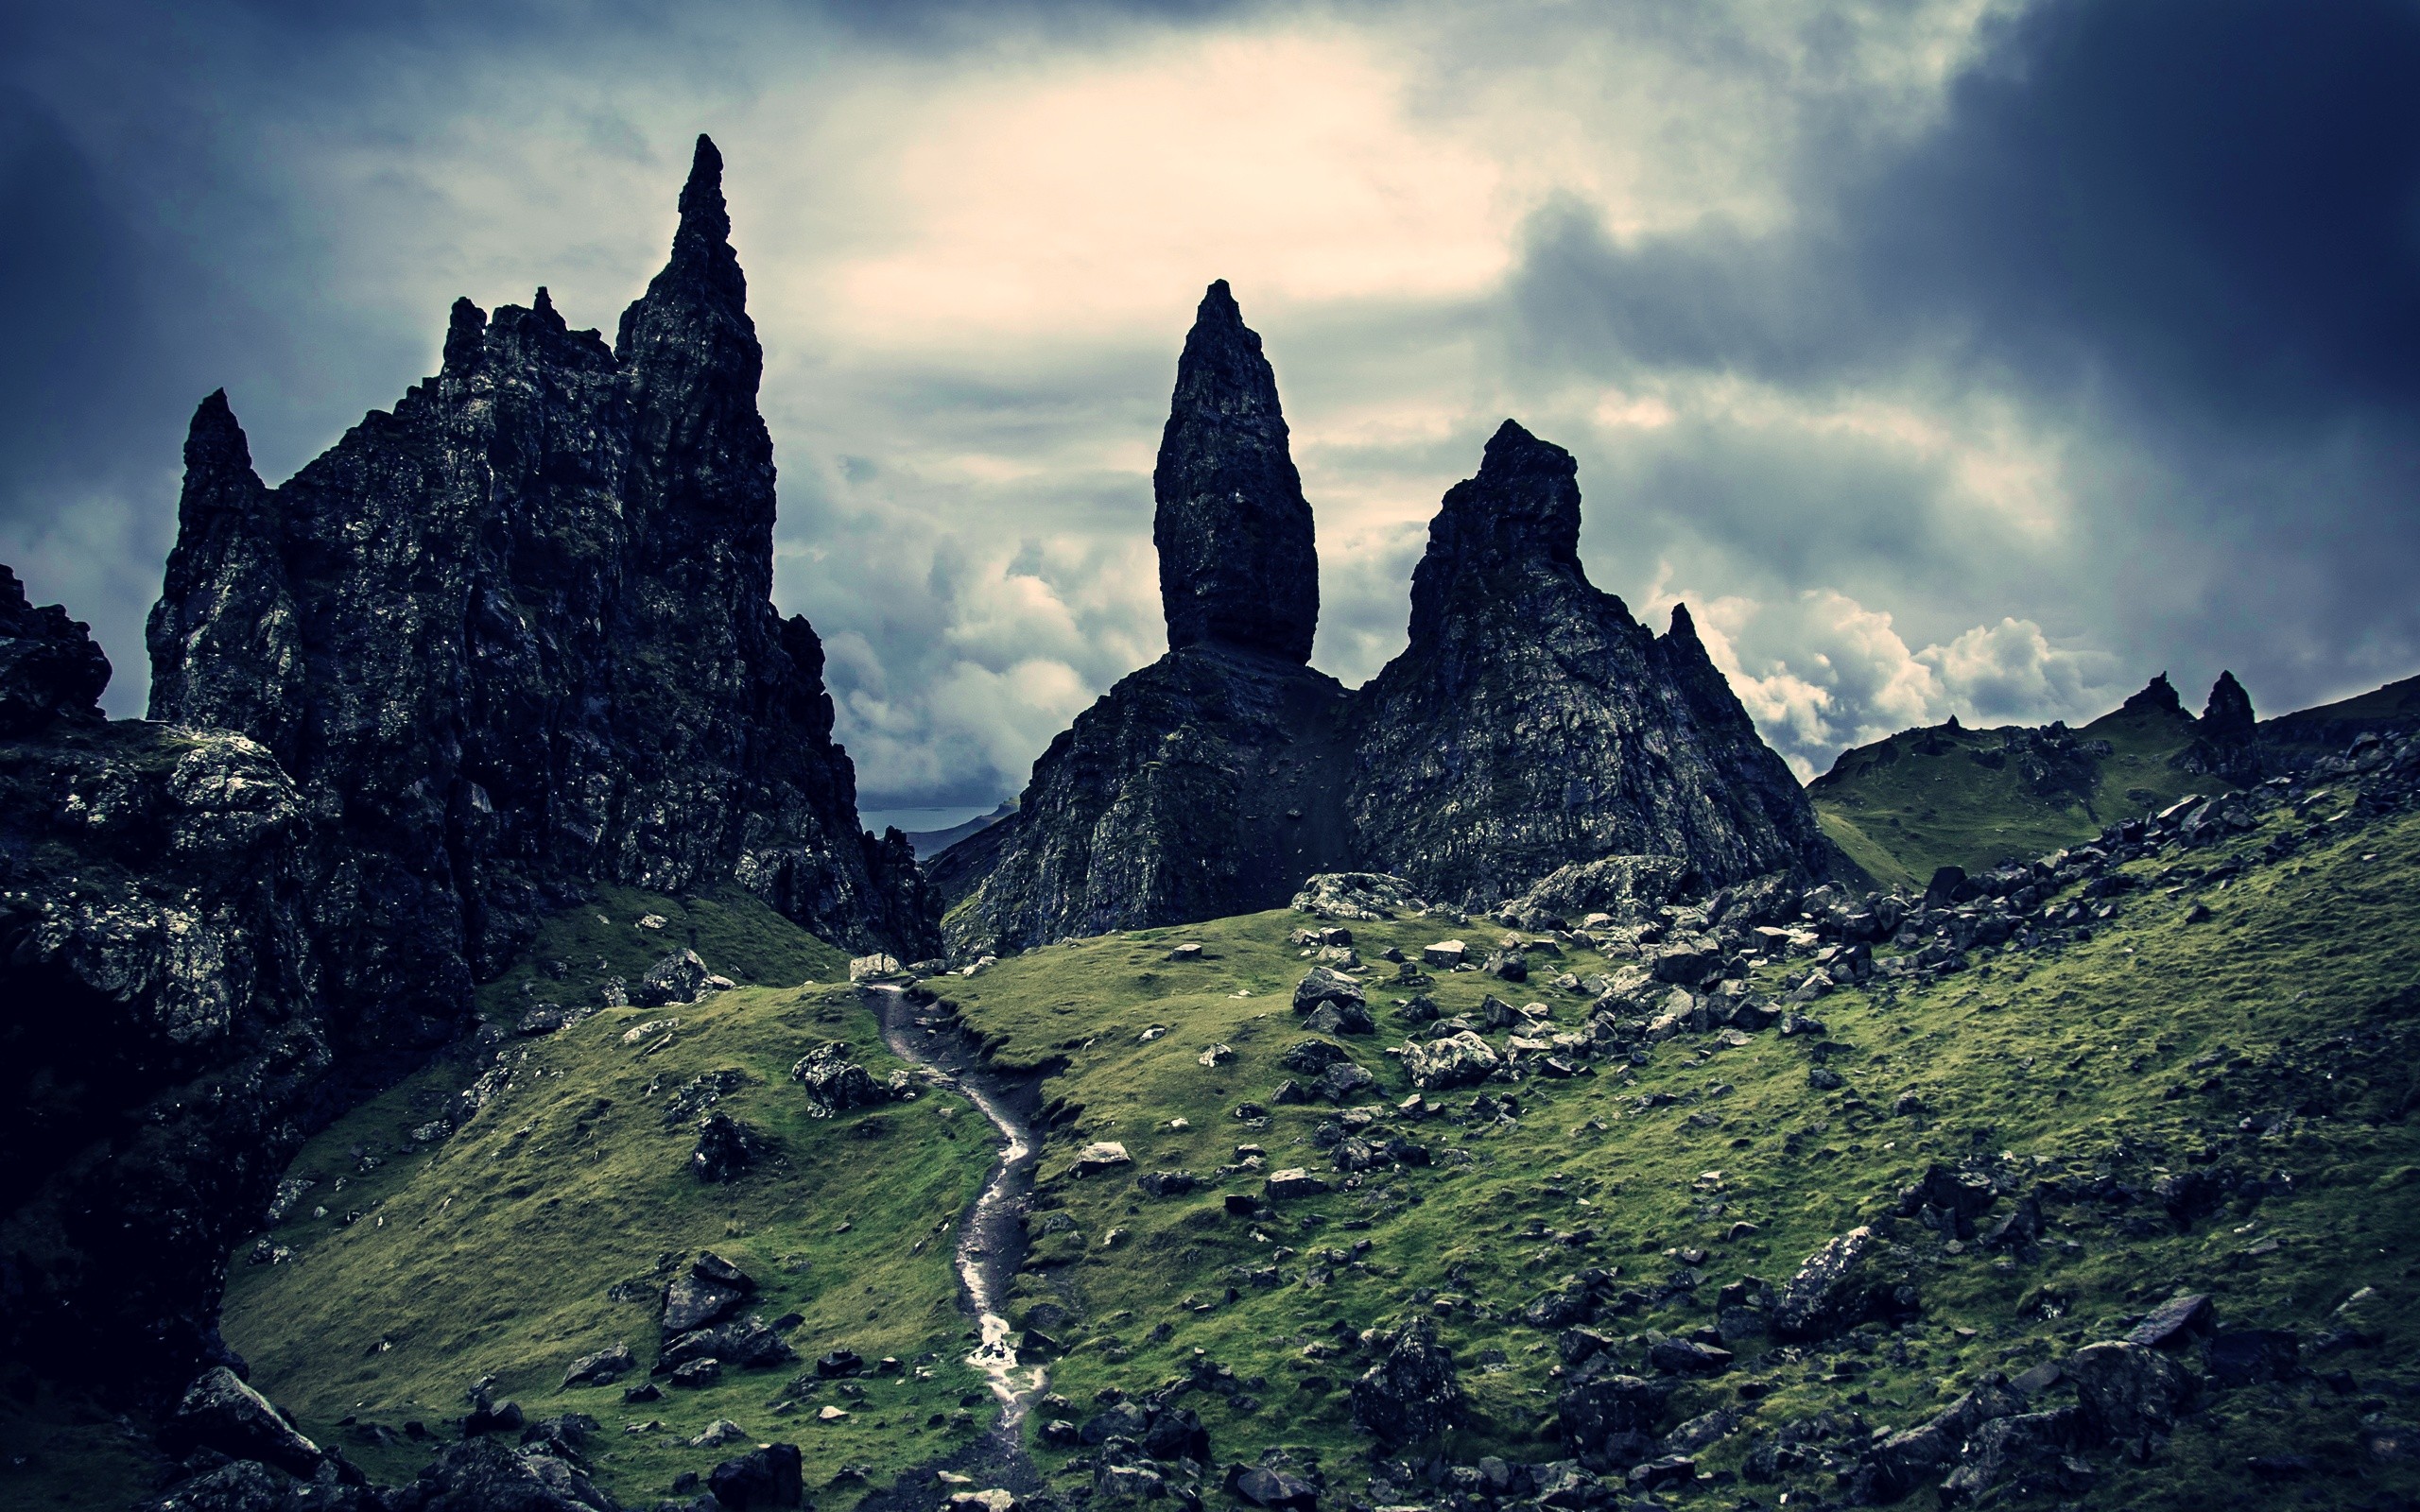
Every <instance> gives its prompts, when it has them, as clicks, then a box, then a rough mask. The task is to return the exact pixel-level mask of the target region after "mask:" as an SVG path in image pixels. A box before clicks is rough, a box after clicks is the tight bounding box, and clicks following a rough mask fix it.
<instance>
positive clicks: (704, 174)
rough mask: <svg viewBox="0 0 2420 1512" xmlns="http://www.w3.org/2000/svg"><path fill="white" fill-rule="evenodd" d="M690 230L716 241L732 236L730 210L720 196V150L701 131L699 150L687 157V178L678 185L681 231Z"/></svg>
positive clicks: (713, 141)
mask: <svg viewBox="0 0 2420 1512" xmlns="http://www.w3.org/2000/svg"><path fill="white" fill-rule="evenodd" d="M691 232H696V233H697V234H698V235H700V236H701V237H705V238H709V239H711V240H714V241H718V242H719V241H728V240H730V238H731V211H730V209H729V207H727V206H726V205H725V204H724V203H723V198H722V152H721V149H719V148H718V147H717V146H715V139H714V138H713V137H710V136H708V135H706V133H704V132H703V131H700V132H699V133H698V150H697V152H696V153H695V155H693V156H692V157H691V158H690V159H689V181H688V182H687V183H684V184H683V185H682V186H681V233H682V235H683V236H687V235H688V234H690V233H691Z"/></svg>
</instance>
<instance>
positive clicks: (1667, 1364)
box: [1647, 1339, 1731, 1376]
mask: <svg viewBox="0 0 2420 1512" xmlns="http://www.w3.org/2000/svg"><path fill="white" fill-rule="evenodd" d="M1647 1363H1648V1364H1650V1365H1651V1366H1654V1367H1655V1368H1656V1369H1658V1370H1661V1371H1663V1372H1664V1373H1665V1374H1667V1375H1676V1376H1719V1375H1720V1374H1721V1373H1722V1372H1723V1371H1725V1370H1728V1369H1730V1368H1731V1351H1730V1350H1729V1349H1718V1348H1716V1347H1715V1346H1713V1345H1711V1344H1700V1343H1698V1342H1697V1341H1696V1340H1694V1339H1665V1340H1662V1341H1660V1342H1659V1343H1657V1344H1654V1345H1652V1346H1651V1347H1650V1348H1649V1349H1648V1351H1647Z"/></svg>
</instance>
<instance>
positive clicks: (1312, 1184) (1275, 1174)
mask: <svg viewBox="0 0 2420 1512" xmlns="http://www.w3.org/2000/svg"><path fill="white" fill-rule="evenodd" d="M1327 1190H1328V1184H1327V1183H1326V1182H1324V1181H1322V1180H1321V1179H1320V1178H1319V1177H1315V1176H1313V1175H1311V1173H1309V1172H1308V1171H1305V1170H1304V1169H1303V1168H1302V1167H1301V1166H1299V1165H1297V1166H1289V1167H1288V1168H1287V1169H1285V1170H1283V1171H1271V1172H1270V1173H1269V1181H1268V1191H1269V1195H1270V1197H1271V1200H1273V1201H1279V1202H1283V1201H1286V1200H1287V1199H1288V1198H1292V1197H1315V1196H1318V1195H1319V1194H1321V1193H1322V1192H1325V1191H1327Z"/></svg>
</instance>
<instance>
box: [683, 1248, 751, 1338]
mask: <svg viewBox="0 0 2420 1512" xmlns="http://www.w3.org/2000/svg"><path fill="white" fill-rule="evenodd" d="M754 1295H756V1283H755V1282H754V1281H753V1280H750V1279H749V1277H748V1276H747V1275H746V1274H745V1273H743V1272H742V1271H741V1270H740V1269H739V1267H737V1266H735V1265H734V1264H732V1263H731V1262H729V1261H727V1260H724V1259H723V1258H722V1257H721V1256H719V1255H717V1254H715V1253H714V1252H713V1251H711V1250H708V1251H705V1252H703V1253H700V1255H699V1256H698V1258H697V1260H696V1261H695V1262H694V1263H692V1264H691V1265H690V1266H689V1268H688V1269H687V1270H686V1271H684V1272H683V1273H682V1274H680V1275H678V1276H675V1277H673V1278H672V1280H669V1281H666V1283H665V1287H664V1309H663V1312H662V1314H661V1321H662V1323H663V1327H664V1332H665V1335H666V1337H667V1338H668V1337H670V1336H672V1335H674V1334H677V1333H687V1332H691V1331H692V1330H696V1329H702V1328H705V1327H707V1326H709V1325H711V1324H715V1323H719V1322H721V1321H722V1320H723V1319H724V1318H726V1317H729V1316H730V1315H731V1314H734V1313H735V1312H737V1311H738V1310H739V1308H740V1307H741V1305H742V1304H744V1303H745V1302H746V1301H747V1300H748V1298H750V1297H753V1296H754Z"/></svg>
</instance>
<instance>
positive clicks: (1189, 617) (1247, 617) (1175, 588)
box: [1151, 279, 1320, 663]
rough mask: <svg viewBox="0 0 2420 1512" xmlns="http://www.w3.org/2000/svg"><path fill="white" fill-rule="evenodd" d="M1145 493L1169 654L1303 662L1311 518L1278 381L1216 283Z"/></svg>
mask: <svg viewBox="0 0 2420 1512" xmlns="http://www.w3.org/2000/svg"><path fill="white" fill-rule="evenodd" d="M1151 492H1152V495H1153V497H1154V498H1155V499H1156V500H1157V501H1158V506H1159V507H1158V509H1157V511H1156V512H1155V513H1154V514H1153V516H1152V519H1151V543H1152V544H1153V545H1154V546H1156V547H1157V548H1158V549H1159V554H1160V605H1161V608H1162V610H1163V611H1164V612H1165V613H1166V614H1167V625H1168V647H1169V649H1171V650H1183V649H1184V647H1186V646H1188V645H1200V644H1224V645H1233V646H1240V647H1242V648H1244V649H1247V650H1253V651H1261V652H1266V653H1267V654H1269V655H1271V656H1274V657H1279V658H1282V659H1284V660H1286V661H1288V662H1296V663H1302V662H1308V661H1310V659H1311V636H1312V632H1313V631H1314V630H1316V629H1317V628H1318V627H1319V618H1320V564H1319V552H1318V548H1317V545H1316V544H1315V541H1314V538H1313V530H1312V524H1311V507H1310V506H1309V505H1308V504H1306V503H1305V502H1304V499H1303V480H1302V477H1301V475H1300V474H1299V473H1297V472H1295V471H1294V458H1293V455H1292V454H1291V452H1290V451H1289V450H1288V445H1287V432H1286V417H1285V414H1284V412H1283V411H1281V410H1280V409H1279V407H1278V404H1277V375H1276V373H1275V372H1274V371H1272V370H1271V368H1270V366H1269V359H1268V358H1267V357H1265V356H1263V355H1262V354H1261V350H1260V336H1259V335H1258V334H1256V333H1255V332H1253V330H1252V329H1251V328H1250V327H1248V326H1246V325H1245V324H1244V318H1243V312H1242V311H1241V310H1240V309H1238V308H1237V307H1236V300H1235V296H1234V295H1233V294H1231V293H1229V292H1228V289H1227V282H1226V280H1224V279H1220V280H1219V282H1218V283H1213V284H1211V285H1210V290H1209V292H1208V293H1206V294H1204V295H1203V296H1202V297H1201V309H1200V311H1199V312H1198V313H1197V314H1196V315H1195V317H1194V321H1193V329H1192V331H1190V332H1189V333H1187V334H1186V335H1185V338H1184V355H1183V356H1182V357H1180V358H1179V359H1178V360H1177V369H1176V393H1175V396H1174V398H1173V401H1172V402H1171V404H1170V405H1169V410H1168V423H1167V429H1166V430H1165V431H1163V432H1162V433H1161V437H1160V456H1159V465H1158V466H1157V467H1156V468H1154V469H1153V471H1152V473H1151Z"/></svg>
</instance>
